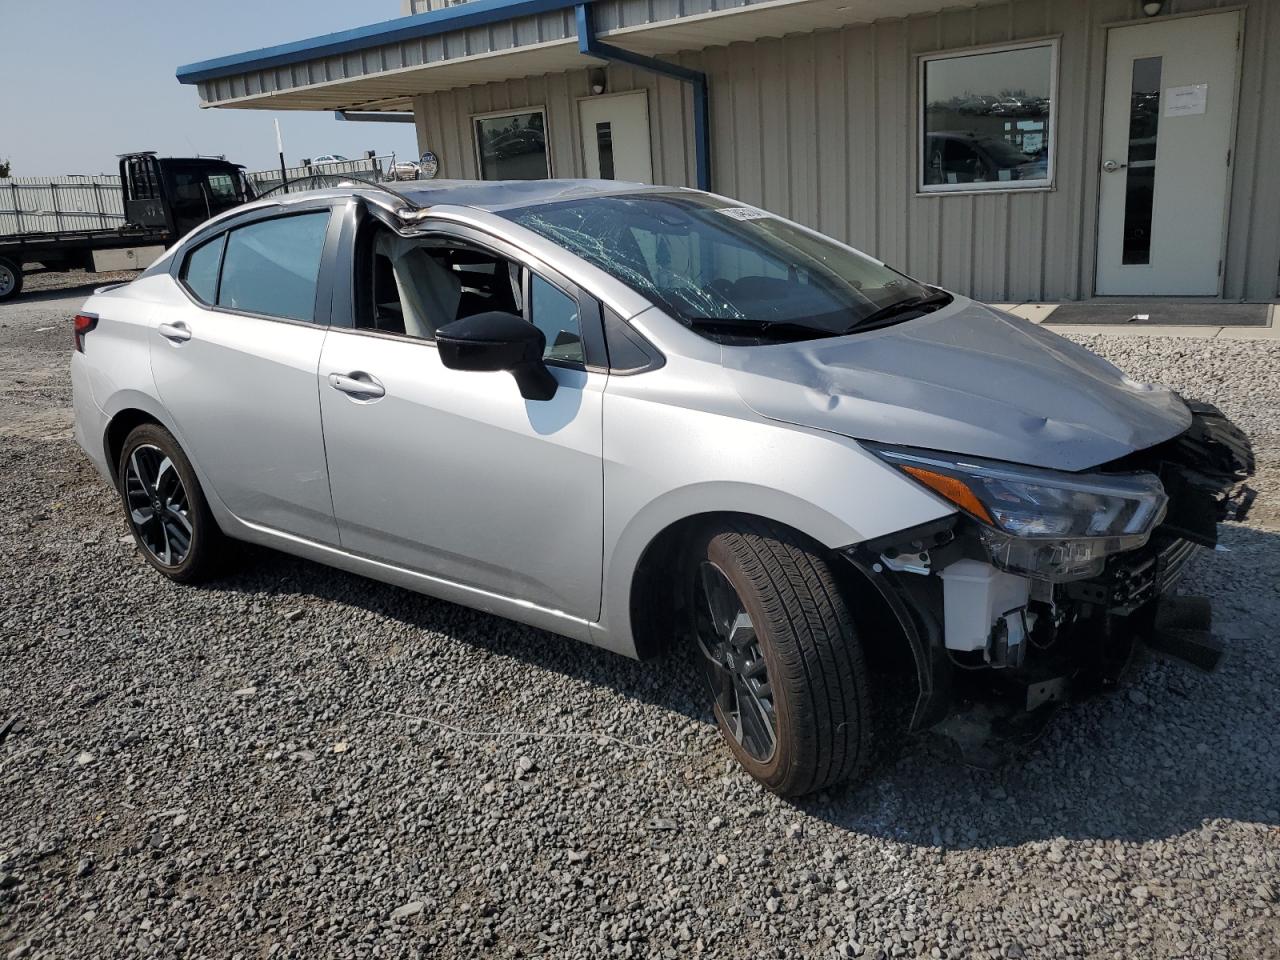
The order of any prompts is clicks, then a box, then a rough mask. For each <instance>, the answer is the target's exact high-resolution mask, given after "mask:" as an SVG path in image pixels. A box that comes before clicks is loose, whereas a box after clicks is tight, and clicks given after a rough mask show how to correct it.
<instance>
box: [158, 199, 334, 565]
mask: <svg viewBox="0 0 1280 960" xmlns="http://www.w3.org/2000/svg"><path fill="white" fill-rule="evenodd" d="M340 213H341V208H339V209H338V210H333V209H331V208H330V202H324V203H320V204H317V203H314V202H313V203H310V204H303V205H296V206H295V205H290V206H288V207H287V208H268V209H267V210H265V211H264V210H257V211H254V212H253V213H252V214H251V215H249V216H247V217H245V218H243V219H237V220H236V221H234V224H233V225H232V226H231V227H230V228H229V229H221V230H219V231H218V232H216V233H213V234H211V235H210V236H209V237H208V238H207V239H203V240H201V241H200V242H199V245H197V246H195V247H193V248H191V249H190V250H189V251H187V252H185V253H184V254H183V255H182V256H180V257H176V258H175V262H174V265H173V268H172V270H173V277H174V279H175V281H176V282H177V285H178V287H179V288H180V290H181V296H179V297H177V298H175V303H174V305H173V306H172V307H171V308H168V309H162V310H161V311H160V312H159V314H158V315H157V316H156V318H155V319H156V321H157V325H156V329H155V331H154V333H153V334H152V342H151V366H152V371H153V373H154V375H155V382H156V388H157V390H158V391H159V394H160V398H161V400H162V401H163V403H164V405H165V407H166V409H167V410H168V411H169V412H170V414H171V415H172V417H173V419H174V422H175V424H176V426H177V428H178V429H179V430H180V432H181V434H182V436H181V441H182V443H183V447H184V449H185V450H186V452H187V453H188V454H189V455H190V457H191V458H192V460H193V461H194V462H195V463H196V464H197V465H198V466H199V468H200V469H201V471H202V472H203V473H204V475H205V477H206V479H207V480H208V482H209V483H210V484H211V486H212V487H213V490H214V492H215V493H216V494H217V496H218V497H219V498H220V499H221V500H222V502H223V503H224V504H225V505H226V506H227V508H228V509H230V510H231V512H232V513H234V514H236V516H238V517H239V518H240V519H241V520H244V521H247V522H249V523H251V524H257V525H260V526H264V527H269V528H272V529H275V530H283V531H286V532H289V533H292V534H295V535H297V536H301V537H305V538H307V539H310V540H317V541H321V542H324V543H330V544H333V543H336V542H337V527H336V525H335V523H334V519H333V509H332V504H331V502H330V499H329V478H328V471H327V469H326V466H325V455H324V440H323V437H322V435H321V429H320V403H319V398H318V397H317V391H316V366H317V364H318V363H319V361H320V349H321V346H322V344H323V343H324V338H325V332H326V330H327V327H328V321H329V306H330V304H329V300H330V289H331V284H330V281H329V277H330V276H331V274H332V270H325V269H324V267H325V264H326V263H327V262H328V259H330V258H331V257H332V256H334V255H335V253H336V248H337V244H338V237H339V234H340V228H341V224H340V222H339V221H340V220H341V216H340Z"/></svg>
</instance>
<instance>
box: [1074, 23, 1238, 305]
mask: <svg viewBox="0 0 1280 960" xmlns="http://www.w3.org/2000/svg"><path fill="white" fill-rule="evenodd" d="M1239 31H1240V18H1239V14H1238V13H1215V14H1208V15H1205V16H1197V17H1181V18H1177V19H1170V20H1153V21H1151V22H1150V23H1141V24H1136V25H1134V26H1130V27H1117V28H1116V29H1114V30H1112V31H1110V34H1109V35H1108V40H1107V76H1106V86H1105V106H1104V111H1103V127H1102V173H1101V174H1100V180H1101V188H1100V190H1101V196H1100V203H1099V212H1098V271H1097V282H1096V291H1097V293H1099V294H1138V295H1144V294H1155V295H1170V296H1215V295H1217V293H1218V291H1219V274H1220V271H1221V264H1220V259H1219V258H1220V257H1221V256H1222V238H1223V231H1224V230H1225V228H1226V208H1227V173H1228V167H1229V165H1230V162H1231V161H1230V149H1231V137H1232V133H1233V131H1234V129H1235V112H1236V57H1237V55H1238V52H1237V44H1238V37H1239Z"/></svg>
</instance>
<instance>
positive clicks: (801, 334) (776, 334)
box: [685, 317, 836, 340]
mask: <svg viewBox="0 0 1280 960" xmlns="http://www.w3.org/2000/svg"><path fill="white" fill-rule="evenodd" d="M685 323H687V324H688V325H689V326H690V327H692V328H693V329H694V330H705V331H707V332H709V333H726V334H730V335H734V334H736V335H738V336H744V337H750V336H756V337H768V338H770V339H781V340H813V339H815V338H817V337H831V336H835V334H836V331H835V330H826V329H824V328H822V327H811V326H809V325H808V324H806V323H790V322H788V321H785V320H756V319H753V318H751V317H687V318H686V319H685Z"/></svg>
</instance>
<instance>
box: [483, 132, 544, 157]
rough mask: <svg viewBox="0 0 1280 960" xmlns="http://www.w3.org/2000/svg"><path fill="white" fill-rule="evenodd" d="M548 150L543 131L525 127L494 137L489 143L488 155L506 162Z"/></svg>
mask: <svg viewBox="0 0 1280 960" xmlns="http://www.w3.org/2000/svg"><path fill="white" fill-rule="evenodd" d="M546 148H547V138H546V135H545V134H543V132H542V131H541V130H537V129H535V128H533V127H525V128H523V129H521V130H512V131H511V132H510V133H503V134H501V135H499V136H497V137H494V139H493V140H492V141H491V142H490V143H489V150H488V153H489V155H490V156H491V157H494V158H496V159H499V160H506V159H510V158H511V157H517V156H520V155H521V154H525V153H542V152H544V151H545V150H546Z"/></svg>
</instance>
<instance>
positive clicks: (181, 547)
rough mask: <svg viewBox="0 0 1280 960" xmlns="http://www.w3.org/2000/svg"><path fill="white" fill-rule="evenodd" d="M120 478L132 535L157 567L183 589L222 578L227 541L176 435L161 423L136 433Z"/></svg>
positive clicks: (147, 425) (125, 452) (123, 456)
mask: <svg viewBox="0 0 1280 960" xmlns="http://www.w3.org/2000/svg"><path fill="white" fill-rule="evenodd" d="M116 476H117V478H118V483H119V490H120V498H121V501H122V502H123V504H124V512H125V518H126V519H127V520H128V521H129V529H130V530H131V531H132V532H133V538H134V540H135V541H136V542H137V544H138V548H139V549H140V550H141V551H142V555H143V556H144V557H145V558H146V560H147V562H148V563H149V564H151V566H153V567H155V568H156V569H157V570H159V571H160V572H161V573H163V574H164V575H165V576H166V577H168V578H169V579H170V580H176V581H177V582H178V583H198V582H200V581H202V580H208V579H209V578H210V577H212V576H214V575H216V573H217V572H218V569H219V567H220V561H221V558H222V554H223V546H224V539H225V538H224V537H223V534H222V531H221V530H219V529H218V524H217V522H216V521H215V520H214V519H213V515H212V514H211V513H210V512H209V505H208V503H207V502H206V501H205V498H204V493H203V492H202V491H201V489H200V483H199V481H198V480H197V479H196V474H195V470H193V469H192V467H191V461H190V460H188V459H187V455H186V454H185V453H183V452H182V448H181V447H180V446H178V441H177V440H175V439H174V438H173V434H171V433H170V432H169V431H168V430H166V429H165V428H164V427H162V426H160V425H159V424H155V423H144V424H142V425H141V426H138V427H135V428H134V429H133V430H132V431H131V432H130V433H129V435H128V436H127V437H126V438H125V441H124V446H123V447H122V448H121V450H120V461H119V464H118V466H117V470H116Z"/></svg>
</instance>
